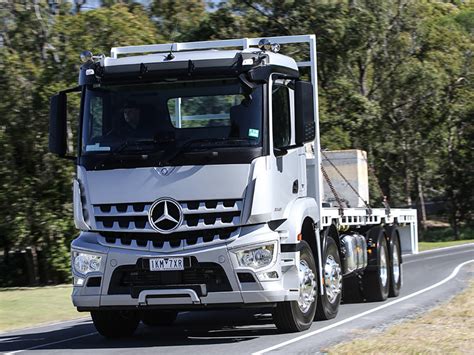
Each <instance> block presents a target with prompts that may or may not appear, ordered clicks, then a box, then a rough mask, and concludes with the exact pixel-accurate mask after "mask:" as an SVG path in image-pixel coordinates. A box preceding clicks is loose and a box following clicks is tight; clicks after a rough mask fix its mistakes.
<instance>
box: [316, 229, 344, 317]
mask: <svg viewBox="0 0 474 355" xmlns="http://www.w3.org/2000/svg"><path fill="white" fill-rule="evenodd" d="M322 261H323V263H322V267H323V281H324V285H323V292H324V293H323V294H322V295H320V297H318V306H317V309H316V319H317V320H327V319H332V318H334V317H336V315H337V313H338V312H339V305H340V303H341V297H342V268H341V259H340V257H339V251H338V248H337V244H336V241H335V240H334V239H333V238H332V237H327V239H326V247H325V249H324V252H323V260H322Z"/></svg>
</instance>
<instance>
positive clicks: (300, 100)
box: [295, 81, 316, 145]
mask: <svg viewBox="0 0 474 355" xmlns="http://www.w3.org/2000/svg"><path fill="white" fill-rule="evenodd" d="M313 95H314V94H313V84H311V83H309V82H307V81H296V82H295V143H296V145H303V144H304V143H308V142H311V141H313V140H314V138H315V136H316V123H315V121H314V119H315V114H314V104H313Z"/></svg>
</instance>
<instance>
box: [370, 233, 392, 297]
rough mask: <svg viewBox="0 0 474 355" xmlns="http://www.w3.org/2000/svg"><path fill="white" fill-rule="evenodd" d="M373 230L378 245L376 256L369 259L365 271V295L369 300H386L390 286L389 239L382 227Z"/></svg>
mask: <svg viewBox="0 0 474 355" xmlns="http://www.w3.org/2000/svg"><path fill="white" fill-rule="evenodd" d="M371 232H372V233H371V234H372V235H374V234H375V236H376V238H373V239H375V240H376V241H377V245H376V247H375V257H374V258H371V259H370V260H369V265H368V267H367V270H366V271H365V273H364V296H365V298H366V299H367V300H368V301H385V300H386V299H387V297H388V292H389V287H390V285H389V284H390V276H389V268H390V266H389V260H390V257H389V252H388V246H387V240H386V239H385V234H384V232H383V230H382V229H379V228H377V229H374V231H371ZM370 237H371V236H370ZM370 237H369V238H370Z"/></svg>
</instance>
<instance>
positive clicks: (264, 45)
mask: <svg viewBox="0 0 474 355" xmlns="http://www.w3.org/2000/svg"><path fill="white" fill-rule="evenodd" d="M258 48H259V49H260V50H262V51H269V50H271V49H272V44H271V43H270V41H269V40H268V39H266V38H263V39H261V40H260V41H259V42H258Z"/></svg>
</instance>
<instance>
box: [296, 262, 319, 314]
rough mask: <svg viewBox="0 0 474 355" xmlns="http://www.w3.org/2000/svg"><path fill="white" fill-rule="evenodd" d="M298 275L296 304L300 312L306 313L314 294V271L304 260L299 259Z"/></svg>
mask: <svg viewBox="0 0 474 355" xmlns="http://www.w3.org/2000/svg"><path fill="white" fill-rule="evenodd" d="M298 277H299V282H300V295H299V298H298V306H299V308H300V310H301V312H303V313H306V312H307V311H308V310H309V309H310V307H311V305H312V304H313V302H314V296H315V294H316V280H315V277H314V273H313V270H311V268H310V267H309V265H308V263H307V262H306V260H300V266H299V271H298Z"/></svg>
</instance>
